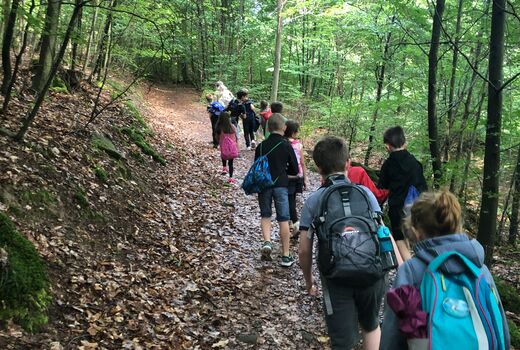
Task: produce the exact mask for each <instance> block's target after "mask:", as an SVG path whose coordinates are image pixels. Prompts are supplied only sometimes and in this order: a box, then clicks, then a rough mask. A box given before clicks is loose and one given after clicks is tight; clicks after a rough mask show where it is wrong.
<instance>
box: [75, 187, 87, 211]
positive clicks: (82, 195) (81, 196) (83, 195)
mask: <svg viewBox="0 0 520 350" xmlns="http://www.w3.org/2000/svg"><path fill="white" fill-rule="evenodd" d="M74 199H75V200H76V201H77V202H78V204H79V205H80V206H82V207H84V208H86V207H88V206H89V202H88V197H87V192H86V191H85V189H84V188H82V187H78V189H77V190H76V192H75V193H74Z"/></svg>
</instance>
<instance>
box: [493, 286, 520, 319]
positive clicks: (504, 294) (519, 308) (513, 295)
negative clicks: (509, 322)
mask: <svg viewBox="0 0 520 350" xmlns="http://www.w3.org/2000/svg"><path fill="white" fill-rule="evenodd" d="M495 284H496V286H497V289H498V294H500V299H501V300H502V304H503V305H504V309H506V310H507V311H511V312H513V313H515V314H517V315H520V296H519V295H518V292H517V290H516V288H515V287H513V286H512V285H510V284H509V283H507V282H506V281H504V280H501V279H499V278H495Z"/></svg>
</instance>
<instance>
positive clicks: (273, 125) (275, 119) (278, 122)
mask: <svg viewBox="0 0 520 350" xmlns="http://www.w3.org/2000/svg"><path fill="white" fill-rule="evenodd" d="M284 126H285V118H284V117H283V115H281V114H280V113H273V115H271V116H270V117H269V123H267V129H268V130H269V132H271V133H273V132H275V131H284V129H283V127H284Z"/></svg>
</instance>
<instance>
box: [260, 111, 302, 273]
mask: <svg viewBox="0 0 520 350" xmlns="http://www.w3.org/2000/svg"><path fill="white" fill-rule="evenodd" d="M285 128H286V126H285V120H284V118H283V116H282V115H281V114H273V115H272V116H271V118H270V119H269V131H270V132H271V135H270V136H269V137H268V138H267V139H266V140H265V141H262V142H261V143H260V145H259V146H258V147H257V148H256V151H255V160H256V159H258V158H259V157H261V156H262V155H267V161H268V163H269V172H270V174H271V178H272V179H273V181H274V186H273V187H269V188H266V189H264V190H263V191H262V192H260V193H259V194H258V204H259V206H260V216H261V220H260V226H261V228H262V236H263V239H264V242H263V244H262V248H261V253H262V260H267V261H270V260H271V259H272V258H271V252H272V250H273V245H272V243H271V216H272V205H273V201H274V206H275V209H276V221H278V224H279V225H280V240H281V243H282V252H281V253H282V258H281V261H280V265H281V266H284V267H289V266H291V265H292V264H294V258H293V257H292V256H291V255H290V252H289V244H290V242H289V241H290V231H289V219H290V217H289V198H288V194H287V187H288V186H289V177H288V175H297V174H298V161H297V160H296V155H295V154H294V150H293V148H292V147H291V145H290V143H289V141H287V140H286V139H285V138H284V137H283V134H284V131H285Z"/></svg>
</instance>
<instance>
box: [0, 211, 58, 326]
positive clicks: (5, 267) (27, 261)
mask: <svg viewBox="0 0 520 350" xmlns="http://www.w3.org/2000/svg"><path fill="white" fill-rule="evenodd" d="M0 269H1V275H0V277H1V278H0V300H2V303H1V304H0V322H2V323H5V322H6V321H7V320H9V319H12V320H13V321H14V322H15V323H17V324H19V325H21V326H22V327H23V328H24V329H26V330H28V331H37V330H39V329H41V327H42V326H44V325H45V324H46V323H47V321H48V318H47V308H48V306H49V305H50V303H51V300H52V298H51V294H50V284H49V278H48V275H47V270H46V268H45V265H44V263H43V261H42V259H41V258H40V256H39V255H38V252H37V251H36V249H35V248H34V246H33V244H32V243H31V242H30V241H29V240H28V239H27V238H25V237H24V236H22V235H21V234H20V233H19V232H18V231H17V230H16V228H15V227H14V225H13V223H12V222H11V220H10V219H9V218H8V217H7V216H6V215H5V214H3V213H0Z"/></svg>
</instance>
